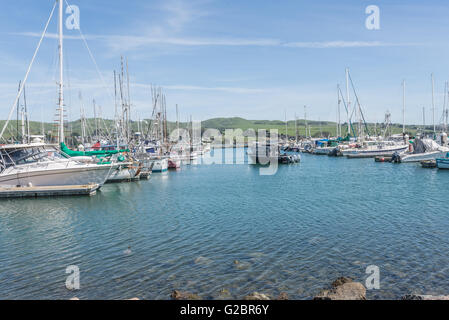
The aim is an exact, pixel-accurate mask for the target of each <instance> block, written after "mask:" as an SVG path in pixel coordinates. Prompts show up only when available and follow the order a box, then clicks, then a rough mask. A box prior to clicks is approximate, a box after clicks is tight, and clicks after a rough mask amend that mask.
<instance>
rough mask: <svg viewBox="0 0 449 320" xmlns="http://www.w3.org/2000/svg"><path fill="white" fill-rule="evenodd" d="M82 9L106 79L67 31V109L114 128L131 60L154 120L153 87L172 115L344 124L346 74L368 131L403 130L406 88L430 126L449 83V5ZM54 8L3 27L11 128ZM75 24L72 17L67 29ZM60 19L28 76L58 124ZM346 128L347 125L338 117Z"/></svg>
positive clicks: (20, 10) (33, 5) (39, 8)
mask: <svg viewBox="0 0 449 320" xmlns="http://www.w3.org/2000/svg"><path fill="white" fill-rule="evenodd" d="M68 2H69V3H70V4H75V5H77V6H78V7H79V8H80V13H81V14H80V25H81V30H82V32H83V34H84V35H85V37H86V39H87V42H88V44H89V47H90V49H91V51H92V53H93V55H94V57H95V59H96V62H97V64H98V68H99V70H100V73H101V77H102V78H103V79H104V82H105V84H106V85H107V86H108V88H105V86H104V84H103V82H102V80H101V78H100V76H99V75H98V73H97V72H96V67H95V65H94V64H93V62H92V60H91V59H90V57H89V54H88V52H87V50H86V48H85V46H84V44H83V42H82V40H80V38H79V33H78V31H76V30H64V32H65V35H66V39H65V58H66V63H65V66H66V71H65V78H66V85H67V86H66V92H67V94H66V104H67V106H68V109H69V114H70V118H71V119H72V120H73V119H77V118H79V109H80V103H81V102H80V100H79V98H78V92H79V91H81V92H82V96H83V102H84V104H85V108H86V109H87V113H88V115H90V116H92V114H93V111H92V100H93V99H95V100H96V102H97V104H98V105H100V106H101V110H102V113H103V115H104V116H106V117H109V118H112V117H113V112H114V106H113V100H112V98H111V95H110V93H111V92H112V91H113V78H112V72H113V70H114V69H115V70H118V69H119V68H120V56H121V55H124V56H125V57H127V58H128V63H129V69H130V74H131V99H132V105H133V118H134V119H137V118H139V117H140V118H148V117H149V116H150V115H151V105H150V91H149V85H150V84H154V85H160V86H162V87H163V88H164V90H165V93H166V95H167V104H168V113H169V117H170V118H171V119H174V118H175V104H178V105H179V108H180V113H181V120H186V119H188V117H189V116H190V115H192V116H193V118H194V119H198V120H205V119H208V118H212V117H229V116H241V117H244V118H248V119H284V112H287V117H288V118H289V119H293V117H294V114H295V113H296V114H298V116H300V117H302V116H303V106H304V105H307V106H308V117H309V118H313V119H317V120H318V119H320V120H335V119H336V104H337V97H336V85H337V84H338V83H340V84H341V85H342V86H343V85H344V83H345V68H346V67H349V68H350V70H351V75H352V78H353V80H354V81H355V85H356V88H357V91H358V95H359V98H360V101H361V103H362V106H363V108H364V111H365V116H366V118H367V120H368V121H378V122H380V121H383V117H384V113H385V111H387V110H389V111H390V112H391V113H392V117H393V121H396V122H401V121H402V114H401V112H402V111H401V110H402V88H401V82H402V80H403V79H405V80H406V83H407V86H406V88H407V122H408V123H421V122H422V108H423V107H426V113H427V114H426V121H427V123H429V122H430V120H431V81H430V74H431V73H432V72H433V73H434V75H435V93H436V98H435V99H436V100H435V101H436V108H437V117H436V118H437V120H439V119H440V117H441V112H442V106H443V90H444V82H445V81H446V80H448V79H449V72H448V71H449V59H448V57H449V50H448V49H449V46H448V42H447V34H449V3H447V1H444V0H430V1H416V0H415V1H413V0H410V1H400V0H389V1H375V0H371V1H355V0H351V1H350V0H346V1H330V0H322V1H300V0H296V1H295V0H288V1H287V0H282V1H261V0H259V1H218V0H191V1H181V0H161V1H159V0H157V1H138V0H128V1H105V0H95V1H87V0H73V1H68ZM368 5H377V6H378V7H379V8H380V30H368V29H367V28H366V27H365V19H366V17H367V15H366V14H365V8H366V7H367V6H368ZM52 6H53V1H52V0H41V1H32V0H16V1H14V2H12V1H8V2H4V3H3V4H2V12H3V15H2V19H1V20H0V28H1V30H2V31H1V32H0V70H1V71H0V118H3V119H4V118H6V116H7V113H8V111H9V109H10V107H11V104H12V103H13V101H14V98H15V92H16V90H17V85H18V81H19V80H20V79H22V78H23V77H24V74H25V72H26V68H27V66H28V63H29V61H30V59H31V57H32V55H33V52H34V49H35V47H36V45H37V42H38V40H39V35H40V33H41V32H42V30H43V27H44V25H45V21H46V19H47V18H48V15H49V13H50V11H51V8H52ZM66 17H67V16H65V17H64V19H66ZM55 18H56V17H54V18H53V20H52V23H51V24H50V27H49V30H48V32H49V37H47V38H46V39H45V40H44V42H43V45H42V48H41V50H40V51H39V54H38V57H37V59H36V61H35V64H34V66H33V69H32V72H31V74H30V78H29V82H28V88H27V102H28V105H29V108H30V113H31V118H32V119H34V120H41V119H42V118H43V119H44V120H46V121H51V120H53V114H54V113H55V108H56V101H57V87H56V81H57V40H56V39H55V38H54V37H52V34H55V33H56V31H57V29H56V19H55ZM342 118H344V115H342Z"/></svg>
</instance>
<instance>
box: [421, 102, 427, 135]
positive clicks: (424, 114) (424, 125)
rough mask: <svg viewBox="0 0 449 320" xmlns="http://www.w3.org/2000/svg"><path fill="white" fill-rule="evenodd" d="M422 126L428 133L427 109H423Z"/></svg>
mask: <svg viewBox="0 0 449 320" xmlns="http://www.w3.org/2000/svg"><path fill="white" fill-rule="evenodd" d="M422 125H423V131H424V132H425V131H426V107H422Z"/></svg>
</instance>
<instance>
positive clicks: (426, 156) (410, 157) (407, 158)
mask: <svg viewBox="0 0 449 320" xmlns="http://www.w3.org/2000/svg"><path fill="white" fill-rule="evenodd" d="M446 154H447V151H432V152H426V153H417V154H407V155H403V156H401V162H404V163H407V162H420V161H425V160H435V159H437V158H444V157H445V156H446Z"/></svg>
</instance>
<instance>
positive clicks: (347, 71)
mask: <svg viewBox="0 0 449 320" xmlns="http://www.w3.org/2000/svg"><path fill="white" fill-rule="evenodd" d="M346 99H347V100H346V101H347V103H348V110H347V113H348V135H351V101H350V98H349V68H346Z"/></svg>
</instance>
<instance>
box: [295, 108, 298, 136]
mask: <svg viewBox="0 0 449 320" xmlns="http://www.w3.org/2000/svg"><path fill="white" fill-rule="evenodd" d="M295 135H296V139H295V142H298V117H297V116H296V112H295Z"/></svg>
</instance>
